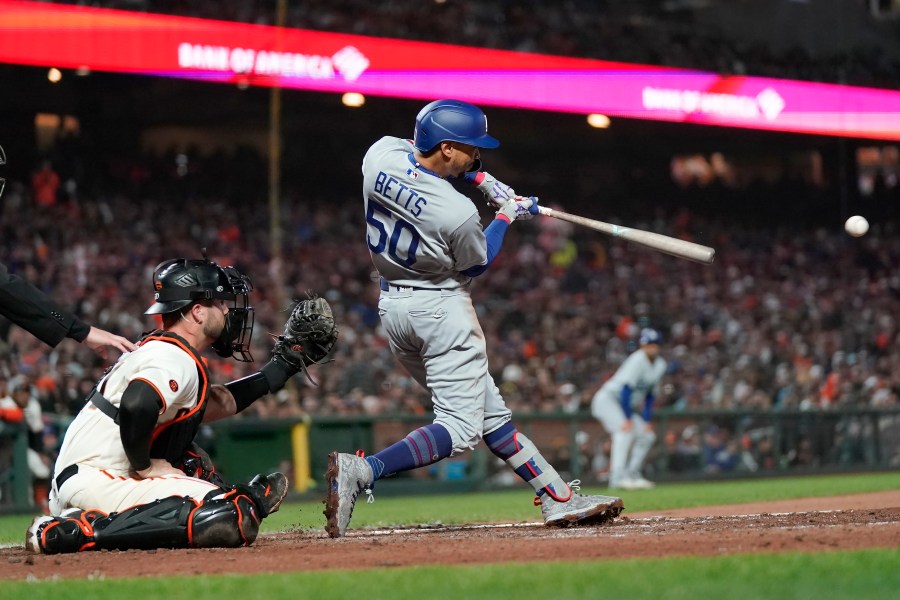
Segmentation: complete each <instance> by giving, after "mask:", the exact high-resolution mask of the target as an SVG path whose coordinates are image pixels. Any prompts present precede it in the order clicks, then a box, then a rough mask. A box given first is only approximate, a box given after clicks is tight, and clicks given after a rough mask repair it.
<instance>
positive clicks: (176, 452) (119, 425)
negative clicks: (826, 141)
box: [25, 258, 330, 554]
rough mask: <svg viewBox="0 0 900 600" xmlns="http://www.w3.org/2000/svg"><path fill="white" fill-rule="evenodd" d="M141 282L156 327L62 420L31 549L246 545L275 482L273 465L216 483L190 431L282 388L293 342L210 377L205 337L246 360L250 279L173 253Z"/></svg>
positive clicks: (292, 363) (274, 504) (274, 502)
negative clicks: (148, 289)
mask: <svg viewBox="0 0 900 600" xmlns="http://www.w3.org/2000/svg"><path fill="white" fill-rule="evenodd" d="M153 288H154V291H155V298H156V303H155V304H153V305H152V306H151V307H150V308H149V309H147V311H146V314H152V315H156V314H158V315H161V316H162V324H163V328H162V329H161V330H157V331H153V332H151V333H149V334H147V335H145V336H144V337H143V338H142V339H141V340H140V342H139V346H138V348H137V349H136V350H134V351H133V352H130V353H128V354H124V355H122V357H121V358H120V359H119V360H118V362H116V364H115V365H113V366H112V367H111V368H110V369H109V370H108V371H107V372H106V373H105V374H104V376H103V377H102V378H101V379H100V381H99V382H98V384H97V386H96V387H95V388H94V390H93V391H92V392H91V393H90V394H89V395H88V398H87V401H86V404H85V407H84V408H83V409H82V410H81V412H79V413H78V416H77V417H76V418H75V420H74V421H73V422H72V424H71V425H70V426H69V428H68V429H67V431H66V434H65V438H64V440H63V444H62V448H61V449H60V453H59V457H58V458H57V461H56V467H55V469H54V473H53V475H54V479H53V482H52V486H51V491H50V510H51V511H52V512H53V514H54V515H59V516H41V517H37V518H36V519H35V520H34V522H33V523H32V525H31V527H30V528H29V530H28V532H27V535H26V541H25V543H26V547H27V548H28V549H30V550H31V551H33V552H38V553H44V554H56V553H61V552H77V551H80V550H95V549H97V550H103V549H132V548H135V549H145V548H186V547H195V548H196V547H216V546H240V545H249V544H251V543H252V542H253V541H254V540H255V539H256V535H257V533H258V531H259V524H260V521H261V520H262V519H263V518H265V517H266V516H268V515H269V514H271V513H273V512H275V511H276V510H278V508H279V506H280V504H281V502H282V500H283V499H284V497H285V494H286V493H287V488H288V482H287V478H286V477H285V476H284V475H283V474H282V473H272V474H271V475H269V476H267V477H264V476H262V475H258V476H257V477H255V478H254V479H253V480H252V481H250V483H247V484H237V485H228V484H226V483H225V482H224V481H223V480H222V479H221V478H220V477H219V476H218V474H217V473H216V472H215V469H214V467H213V466H212V463H211V461H209V457H208V456H206V454H205V453H204V452H202V450H199V448H198V447H197V446H196V444H193V440H194V437H195V435H196V433H197V430H198V428H199V427H200V424H201V423H204V422H210V421H215V420H218V419H222V418H226V417H230V416H232V415H235V414H236V413H239V412H240V411H242V410H244V409H245V408H247V407H248V406H250V405H251V404H252V403H253V402H254V401H255V400H256V399H257V398H260V397H262V396H264V395H265V394H268V393H270V392H275V391H278V390H279V389H281V388H282V387H284V385H285V383H286V382H287V380H288V379H289V378H290V377H292V376H293V375H294V374H295V373H297V372H299V371H300V370H301V369H302V368H303V367H301V366H300V364H301V363H300V362H298V361H297V360H295V359H296V358H297V355H296V354H295V350H296V349H299V347H300V345H299V344H290V346H293V347H294V350H292V348H291V347H288V345H287V344H286V343H285V338H284V336H281V337H278V338H276V342H275V349H274V351H273V357H272V360H270V361H269V362H268V363H267V364H266V365H265V366H263V367H262V369H260V371H258V372H256V373H254V374H252V375H249V376H247V377H244V378H242V379H239V380H237V381H232V382H230V383H228V384H225V385H224V386H222V385H212V383H211V382H210V381H209V371H208V369H207V366H206V362H205V360H204V359H203V357H202V356H201V353H202V352H203V351H204V350H206V349H207V348H210V347H211V348H213V349H214V350H215V351H216V353H217V354H218V355H219V356H222V357H229V356H233V357H234V358H236V359H237V360H241V361H245V362H249V361H250V360H252V358H251V357H250V355H249V352H248V350H249V347H250V337H251V335H252V333H253V309H252V308H251V307H250V305H249V293H250V291H251V289H252V286H251V284H250V280H249V279H248V278H247V277H246V276H245V275H243V274H242V273H240V272H239V271H238V270H237V269H234V268H233V267H224V268H223V267H220V266H219V265H217V264H215V263H213V262H211V261H209V260H207V259H206V258H204V259H202V260H187V259H181V258H179V259H173V260H168V261H165V262H163V263H161V264H160V265H159V266H158V267H157V268H156V270H155V272H154V274H153ZM318 300H319V301H320V302H324V301H322V300H321V299H318ZM305 302H308V301H303V302H301V303H298V305H297V306H298V307H301V306H302V305H304V303H305ZM296 310H297V308H295V311H296ZM329 312H330V311H329ZM293 317H294V313H292V315H291V318H293ZM290 321H291V319H289V321H288V322H289V323H290Z"/></svg>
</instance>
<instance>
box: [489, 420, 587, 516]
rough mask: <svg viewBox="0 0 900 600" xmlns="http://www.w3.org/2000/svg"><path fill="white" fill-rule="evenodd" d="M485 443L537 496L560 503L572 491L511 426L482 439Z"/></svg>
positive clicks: (567, 498)
mask: <svg viewBox="0 0 900 600" xmlns="http://www.w3.org/2000/svg"><path fill="white" fill-rule="evenodd" d="M484 441H485V442H486V443H487V445H488V448H490V449H491V452H493V453H494V454H495V455H497V456H498V457H500V458H502V459H503V460H504V461H506V464H508V465H509V466H510V467H512V469H513V470H514V471H515V472H516V474H517V475H518V476H519V477H521V478H522V479H524V480H525V481H526V482H528V484H530V485H531V487H533V488H534V491H535V493H536V494H538V495H539V496H540V495H541V494H543V493H544V492H546V493H547V494H549V495H550V497H551V498H553V499H554V500H557V501H559V502H567V501H568V500H569V499H570V498H571V497H572V490H571V488H570V487H569V485H568V484H567V483H566V482H565V481H563V480H562V477H560V476H559V473H557V472H556V469H554V468H553V466H552V465H551V464H550V463H549V462H547V459H546V458H544V456H543V455H542V454H541V453H540V451H539V450H538V449H537V447H536V446H535V445H534V444H533V443H532V442H531V440H529V439H528V438H527V437H525V435H524V434H523V433H522V432H520V431H517V430H516V428H515V427H514V426H513V425H512V423H507V424H506V425H504V426H502V427H500V428H499V429H497V430H496V431H492V432H491V433H490V434H488V435H486V436H484Z"/></svg>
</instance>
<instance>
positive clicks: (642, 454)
mask: <svg viewBox="0 0 900 600" xmlns="http://www.w3.org/2000/svg"><path fill="white" fill-rule="evenodd" d="M660 341H661V337H660V334H659V332H658V331H656V330H655V329H650V328H645V329H643V330H641V335H640V345H641V347H640V348H639V349H638V350H635V351H634V352H632V353H631V355H629V356H628V358H626V359H625V362H623V363H622V366H620V367H619V369H618V370H617V371H616V372H615V374H613V376H612V377H611V378H610V379H609V380H608V381H607V382H606V383H604V384H603V387H601V388H600V390H598V391H597V393H596V394H594V398H593V400H592V401H591V414H593V415H594V417H595V418H596V419H598V420H599V421H600V422H601V423H603V427H604V428H605V429H606V431H607V432H608V433H609V435H610V437H611V438H612V445H611V449H610V466H609V487H610V488H614V489H615V488H620V489H623V490H637V489H647V488H652V487H653V485H654V484H653V482H651V481H648V480H647V479H645V478H644V477H643V475H642V474H641V469H642V468H643V466H644V460H645V459H646V458H647V453H648V452H650V448H652V447H653V442H655V441H656V433H654V431H653V423H652V422H651V420H650V419H651V416H652V414H653V402H654V400H655V399H656V395H657V393H658V387H659V382H660V380H661V379H662V376H663V375H664V374H665V372H666V361H665V360H664V359H663V358H662V357H661V356H660V355H659V344H660Z"/></svg>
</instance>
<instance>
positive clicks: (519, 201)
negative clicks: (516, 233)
mask: <svg viewBox="0 0 900 600" xmlns="http://www.w3.org/2000/svg"><path fill="white" fill-rule="evenodd" d="M497 214H498V215H503V216H505V217H506V218H507V219H509V222H510V223H512V222H513V221H527V220H528V219H530V218H532V217H534V215H536V214H538V199H537V196H531V197H530V198H524V197H522V196H516V197H515V198H514V199H513V200H511V201H508V202H507V203H506V204H505V205H503V207H502V208H500V210H498V211H497Z"/></svg>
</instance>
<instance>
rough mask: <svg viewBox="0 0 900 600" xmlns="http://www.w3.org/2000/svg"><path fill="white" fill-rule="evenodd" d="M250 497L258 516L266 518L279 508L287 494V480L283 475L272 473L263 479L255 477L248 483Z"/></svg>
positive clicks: (258, 476)
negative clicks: (258, 513)
mask: <svg viewBox="0 0 900 600" xmlns="http://www.w3.org/2000/svg"><path fill="white" fill-rule="evenodd" d="M247 487H249V488H250V497H251V498H253V501H254V502H255V503H256V507H257V508H258V509H259V512H260V516H262V517H268V516H269V515H271V514H272V513H273V512H277V511H278V509H279V508H280V507H281V503H282V502H283V501H284V498H285V496H287V492H288V478H287V476H285V474H284V473H272V474H270V475H267V476H265V477H263V476H262V475H257V476H256V477H254V478H253V479H252V480H251V481H250V483H248V484H247Z"/></svg>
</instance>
